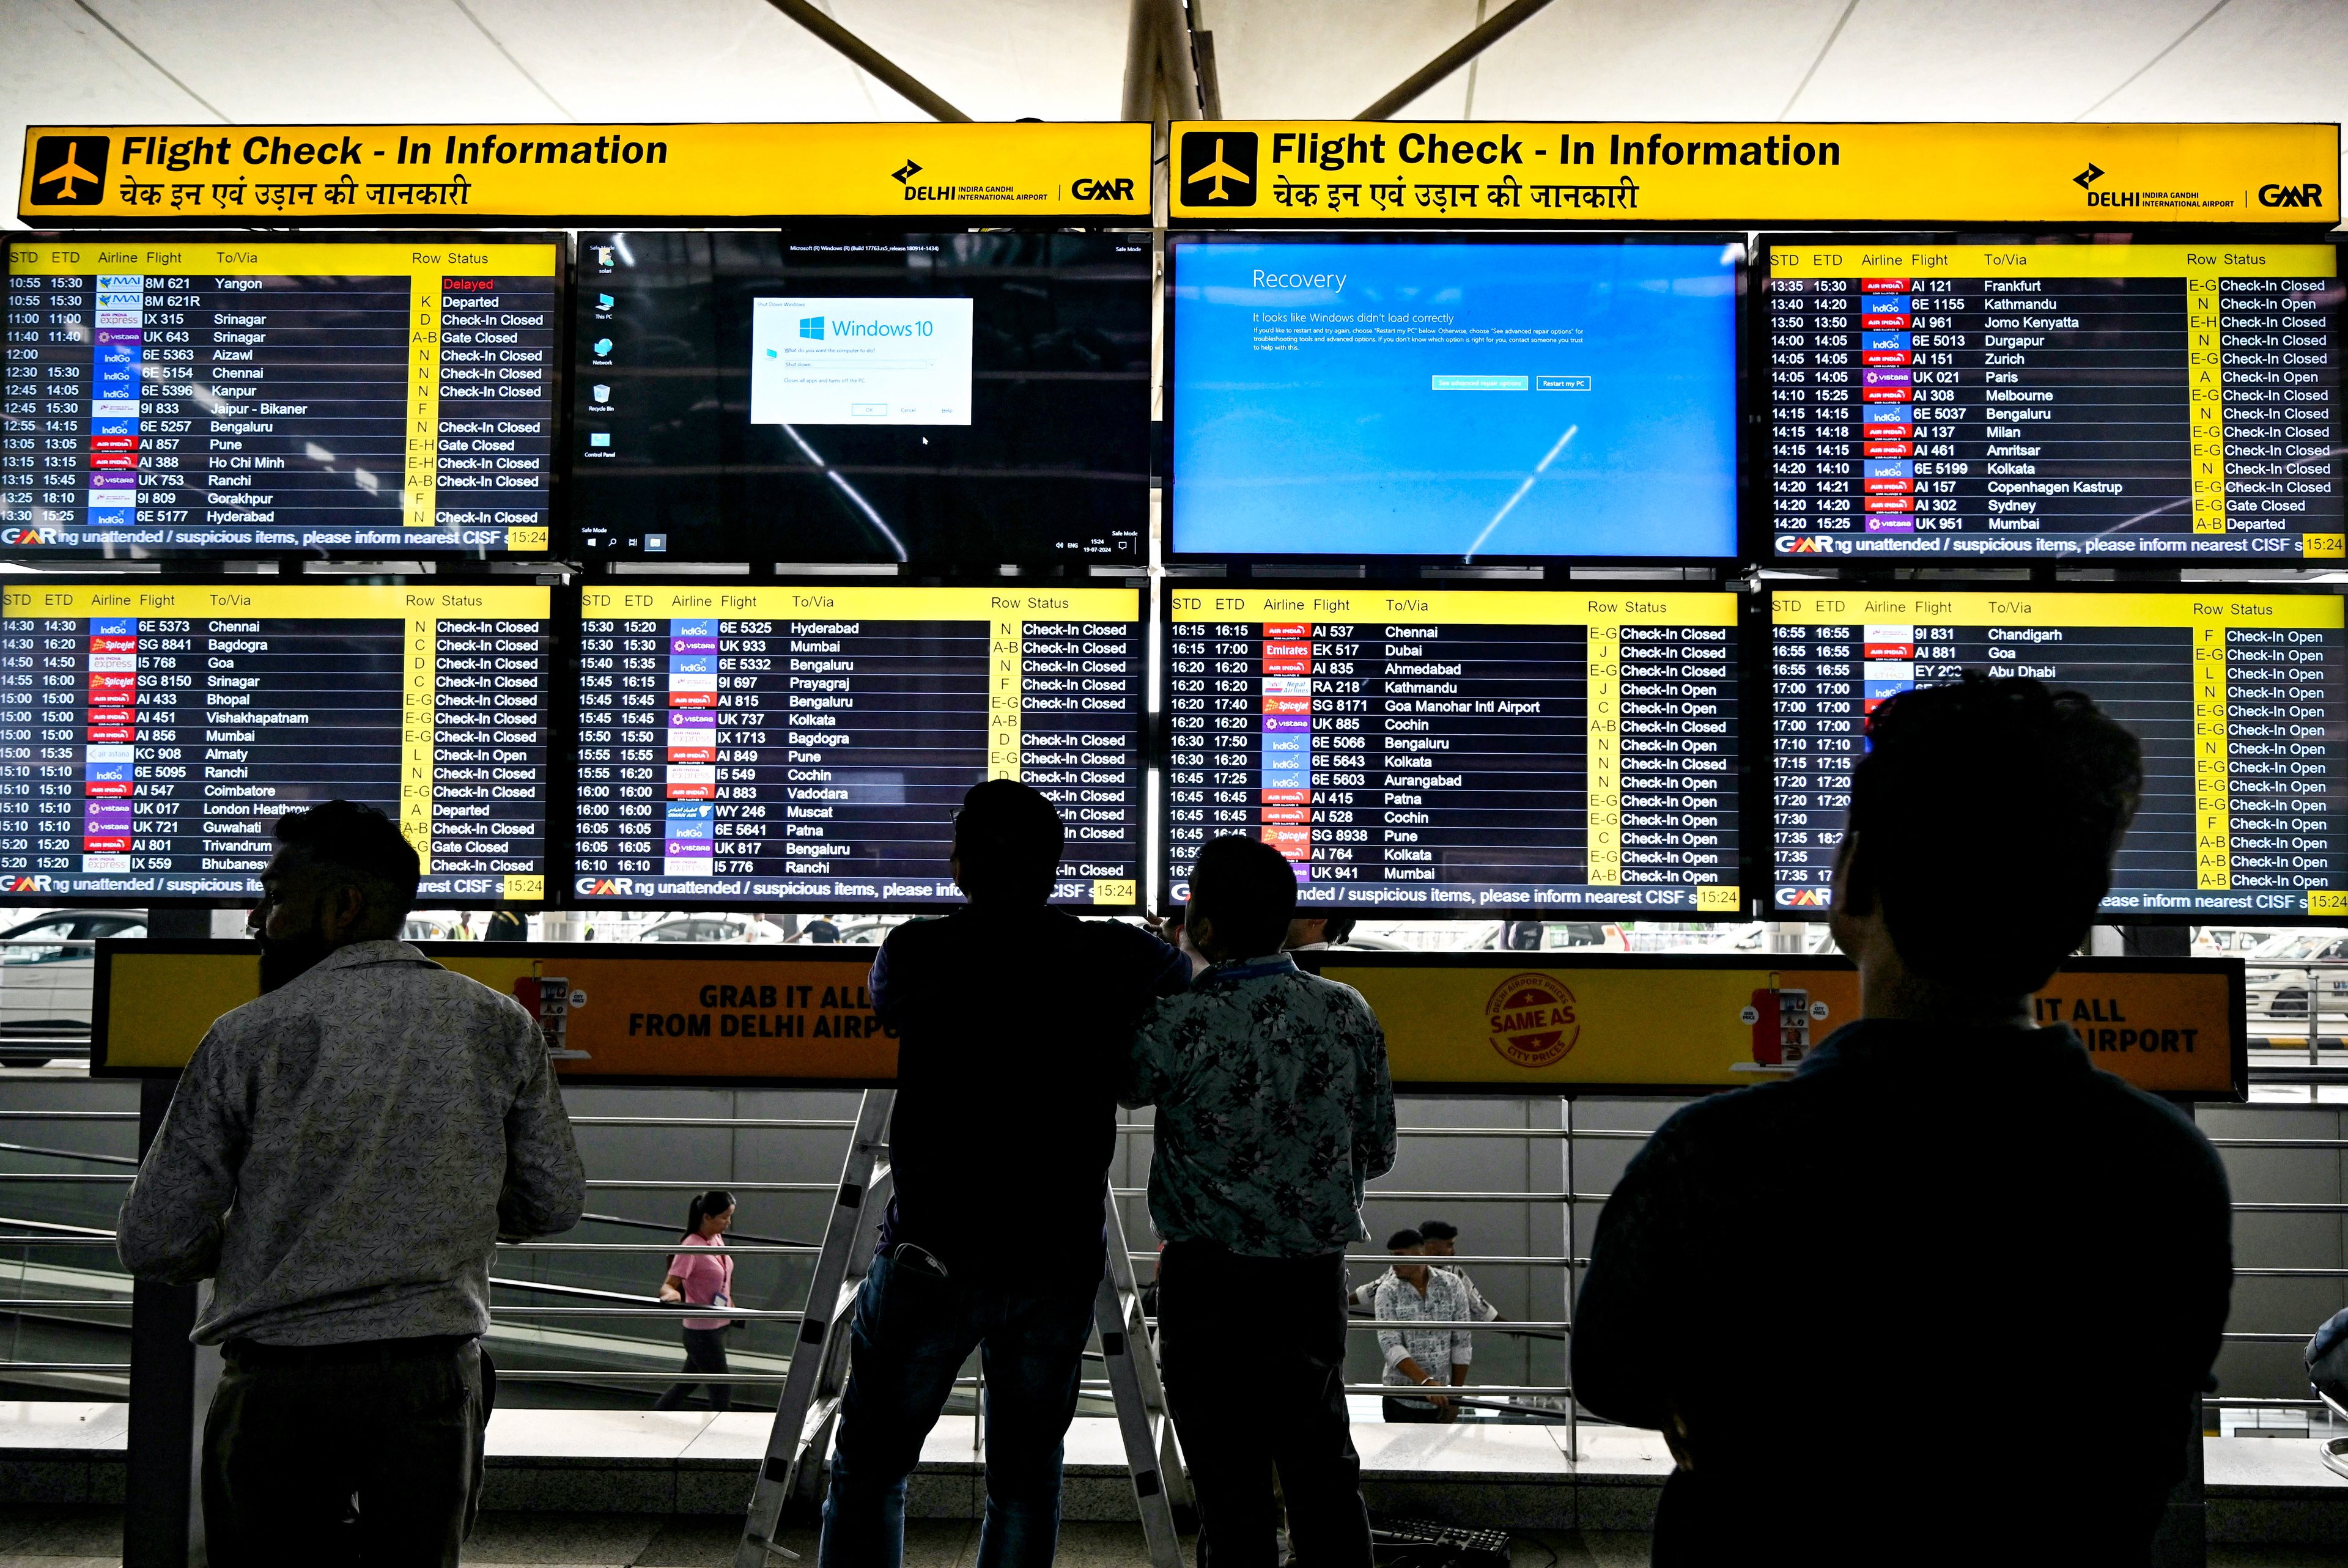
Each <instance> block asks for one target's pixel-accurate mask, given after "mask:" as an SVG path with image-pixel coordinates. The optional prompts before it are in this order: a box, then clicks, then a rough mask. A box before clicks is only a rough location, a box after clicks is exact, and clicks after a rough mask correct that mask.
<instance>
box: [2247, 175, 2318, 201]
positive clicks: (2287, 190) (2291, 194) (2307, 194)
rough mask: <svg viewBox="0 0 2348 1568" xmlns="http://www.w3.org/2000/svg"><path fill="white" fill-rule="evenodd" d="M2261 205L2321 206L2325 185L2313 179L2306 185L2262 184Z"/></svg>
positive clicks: (2260, 191) (2260, 189)
mask: <svg viewBox="0 0 2348 1568" xmlns="http://www.w3.org/2000/svg"><path fill="white" fill-rule="evenodd" d="M2259 205H2260V206H2261V207H2321V206H2322V205H2323V187H2322V185H2320V184H2318V183H2317V182H2316V181H2314V180H2312V179H2311V180H2309V181H2308V182H2307V183H2306V184H2304V185H2261V186H2260V187H2259Z"/></svg>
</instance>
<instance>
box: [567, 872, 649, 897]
mask: <svg viewBox="0 0 2348 1568" xmlns="http://www.w3.org/2000/svg"><path fill="white" fill-rule="evenodd" d="M572 888H573V889H574V890H575V891H576V892H577V893H578V894H579V895H580V897H583V898H610V897H621V898H625V897H629V896H631V895H632V894H633V893H634V892H635V890H636V886H635V879H634V878H633V877H630V876H582V877H579V878H578V879H576V880H575V881H573V882H572ZM645 891H646V892H650V891H651V889H650V888H646V889H645Z"/></svg>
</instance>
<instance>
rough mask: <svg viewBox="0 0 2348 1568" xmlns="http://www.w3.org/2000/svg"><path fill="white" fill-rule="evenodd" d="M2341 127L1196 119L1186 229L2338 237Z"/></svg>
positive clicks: (1179, 133) (1179, 214) (1177, 174)
mask: <svg viewBox="0 0 2348 1568" xmlns="http://www.w3.org/2000/svg"><path fill="white" fill-rule="evenodd" d="M2339 178H2340V128H2339V127H2338V126H2336V125H1870V124H1856V123H1848V122H1845V123H1835V124H1789V123H1787V122H1785V121H1781V120H1772V121H1756V122H1752V123H1741V122H1705V121H1672V122H1656V121H1642V122H1638V123H1610V122H1601V121H1575V122H1557V121H1541V120H1531V121H1525V120H1511V121H1494V120H1424V121H1402V120H1395V121H1385V122H1375V123H1365V122H1360V121H1344V120H1338V121H1326V120H1214V121H1198V120H1186V121H1182V122H1179V123H1178V124H1177V125H1176V126H1175V127H1174V171H1173V173H1172V175H1171V176H1170V177H1169V180H1168V185H1169V205H1168V210H1169V215H1170V216H1171V217H1172V218H1173V219H1174V220H1177V221H1183V222H1199V221H1204V222H1210V223H1230V224H1232V225H1233V226H1235V227H1244V226H1246V225H1249V224H1254V223H1263V222H1279V221H1304V222H1326V221H1330V220H1364V219H1366V220H1374V221H1379V222H1389V221H1410V222H1430V223H1449V224H1457V223H1460V222H1505V223H1605V224H1619V223H1626V222H1646V223H1735V222H1754V223H1869V224H1878V223H1898V222H1912V223H1938V224H1946V223H1971V222H1990V221H2003V220H2033V221H2054V222H2069V223H2086V222H2093V223H2096V224H2097V225H2099V226H2109V227H2118V226H2133V225H2137V224H2145V223H2308V224H2331V223H2334V222H2337V221H2338V220H2339V218H2340V192H2339V189H2338V180H2339Z"/></svg>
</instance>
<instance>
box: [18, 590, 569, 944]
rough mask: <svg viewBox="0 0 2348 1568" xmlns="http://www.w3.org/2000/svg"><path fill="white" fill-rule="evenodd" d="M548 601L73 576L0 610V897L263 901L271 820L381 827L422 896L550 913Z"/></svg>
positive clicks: (545, 595)
mask: <svg viewBox="0 0 2348 1568" xmlns="http://www.w3.org/2000/svg"><path fill="white" fill-rule="evenodd" d="M549 597H550V590H549V589H544V588H533V587H519V586H516V587H449V586H425V585H407V586H402V585H396V584H390V585H384V584H368V585H365V586H355V585H345V584H319V585H309V584H302V585H293V584H286V585H279V584H273V583H252V584H245V583H237V584H231V583H199V584H192V585H191V584H149V585H139V584H129V583H71V582H52V581H49V580H47V579H38V580H36V582H34V583H33V584H32V585H31V586H26V587H15V586H11V587H10V588H8V589H7V590H6V593H5V600H0V607H5V614H0V884H5V886H6V887H7V888H8V889H9V890H10V891H12V892H16V893H26V894H34V895H37V896H39V897H44V898H68V899H81V900H85V901H87V900H89V899H93V898H108V899H133V900H136V899H144V898H150V897H154V898H195V899H211V900H218V901H222V902H236V901H241V900H243V899H247V898H251V897H255V896H257V895H258V894H259V893H260V891H261V873H262V870H263V867H264V866H267V865H268V863H269V856H270V854H271V852H272V849H273V842H272V838H271V828H272V826H273V824H274V823H275V822H276V820H277V818H278V817H279V816H281V815H283V814H285V813H286V812H289V811H298V810H301V809H303V808H304V807H307V806H311V805H314V804H317V803H318V802H320V801H324V800H331V799H335V798H336V797H340V798H342V799H345V800H354V801H358V802H361V803H363V804H367V805H372V806H375V807H376V808H377V809H379V810H381V811H382V812H384V813H385V814H386V815H389V816H391V817H393V818H394V819H396V821H397V822H398V823H399V825H400V829H401V831H402V832H403V833H405V834H406V835H407V839H408V842H410V843H411V844H413V845H415V846H416V848H417V854H418V856H420V857H421V858H422V861H423V867H424V877H423V882H422V884H421V886H419V888H418V894H419V897H425V898H427V899H433V898H438V899H442V900H444V901H448V902H453V903H458V904H465V903H475V904H479V903H494V902H499V901H502V900H508V899H511V900H534V899H538V898H542V897H545V892H546V887H545V865H546V840H547V832H546V801H547V791H546V773H547V723H548V707H549V675H548V666H549V664H550V663H551V661H552V658H553V644H552V639H551V630H550V621H549V616H548V609H549V602H548V601H549Z"/></svg>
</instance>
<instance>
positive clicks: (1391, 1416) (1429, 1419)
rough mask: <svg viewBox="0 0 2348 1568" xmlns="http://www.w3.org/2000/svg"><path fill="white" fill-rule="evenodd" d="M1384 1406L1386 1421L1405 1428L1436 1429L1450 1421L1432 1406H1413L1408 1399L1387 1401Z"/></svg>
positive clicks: (1443, 1413) (1444, 1414)
mask: <svg viewBox="0 0 2348 1568" xmlns="http://www.w3.org/2000/svg"><path fill="white" fill-rule="evenodd" d="M1385 1417H1386V1419H1387V1420H1389V1421H1398V1422H1401V1423H1402V1424H1404V1425H1406V1426H1429V1427H1438V1426H1442V1425H1443V1424H1445V1423H1446V1422H1447V1421H1449V1420H1450V1419H1451V1418H1450V1417H1449V1416H1448V1415H1447V1414H1446V1413H1445V1412H1443V1411H1441V1410H1438V1409H1436V1408H1435V1407H1434V1406H1433V1405H1420V1404H1414V1403H1412V1402H1411V1401H1410V1400H1408V1399H1387V1400H1385Z"/></svg>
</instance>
